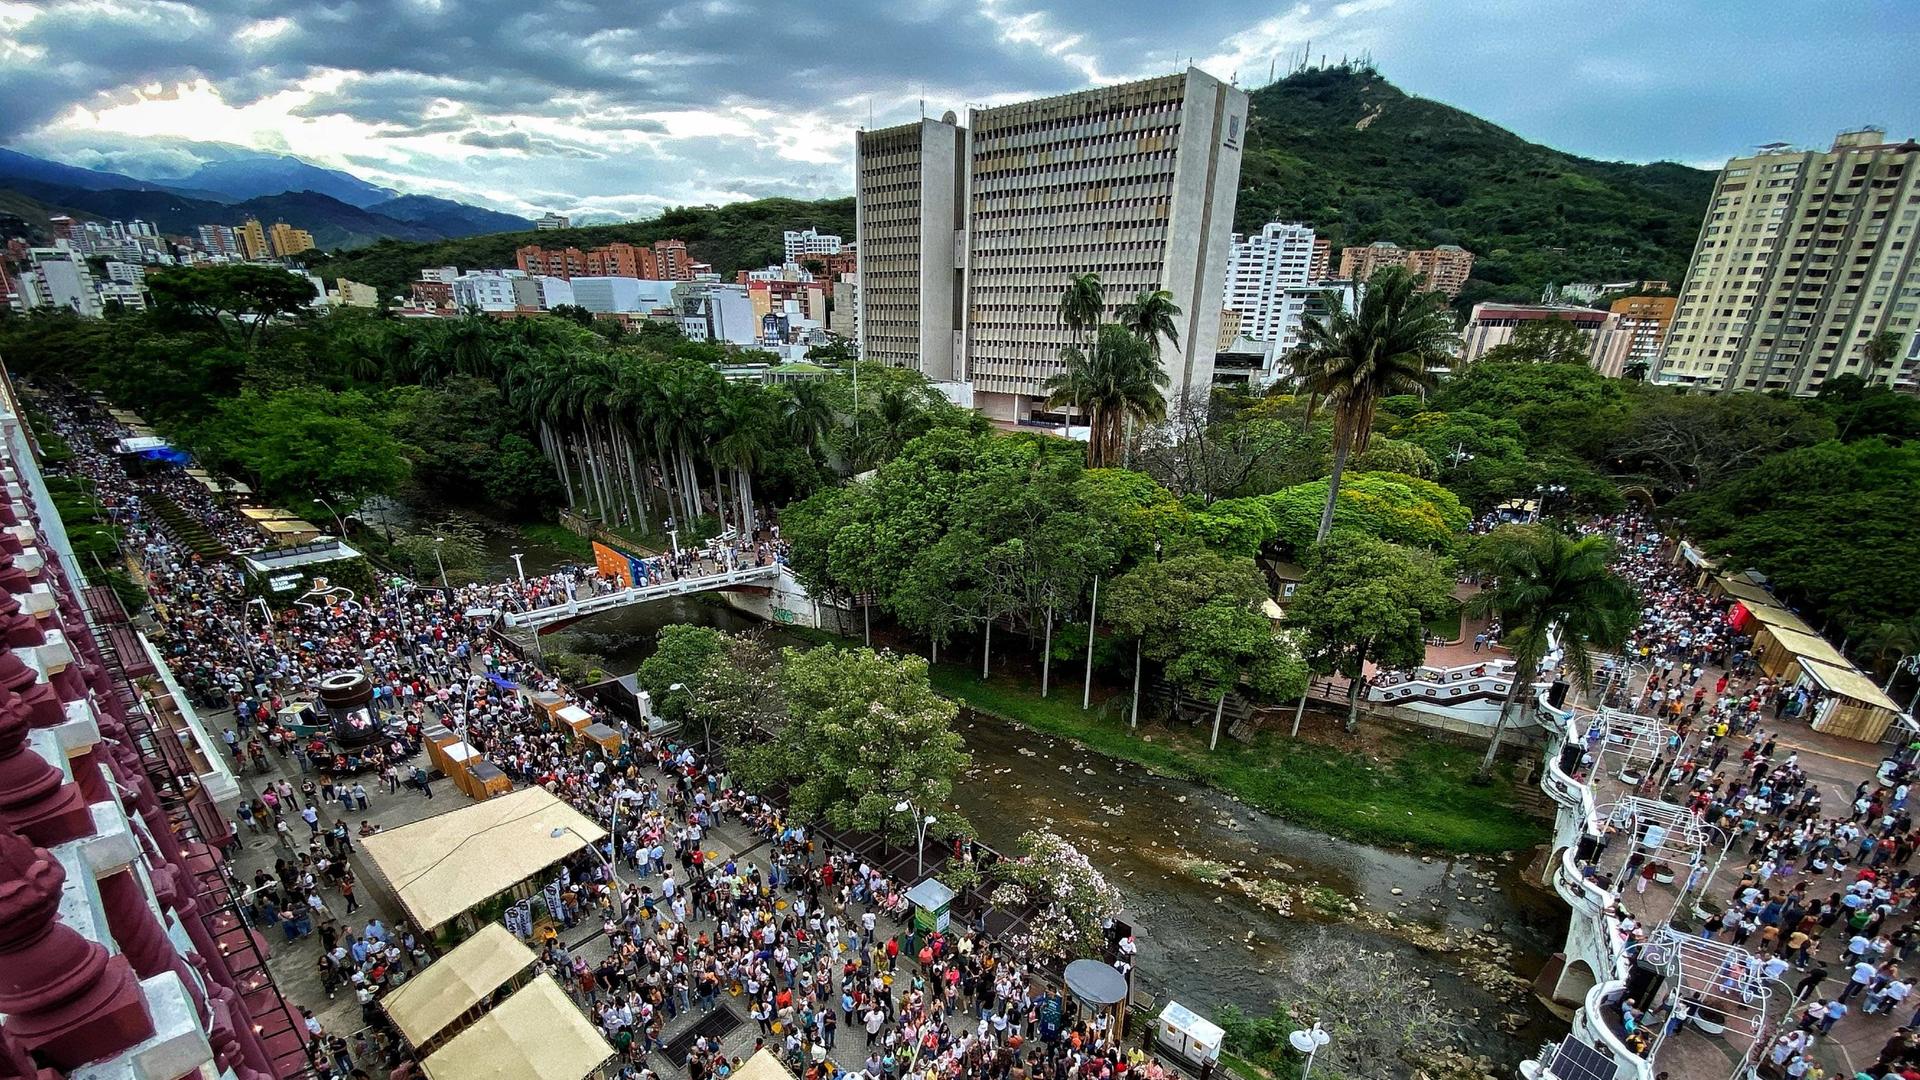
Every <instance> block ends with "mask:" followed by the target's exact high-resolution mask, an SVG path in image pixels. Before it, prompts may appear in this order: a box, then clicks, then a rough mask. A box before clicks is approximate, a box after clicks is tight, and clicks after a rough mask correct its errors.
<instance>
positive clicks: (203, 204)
mask: <svg viewBox="0 0 1920 1080" xmlns="http://www.w3.org/2000/svg"><path fill="white" fill-rule="evenodd" d="M55 214H67V215H69V216H79V217H83V218H98V219H102V220H115V219H117V220H121V221H126V220H131V219H134V218H139V219H141V220H143V221H150V222H152V223H153V224H154V226H155V227H156V228H158V229H159V230H160V231H161V232H163V233H167V234H170V235H176V236H191V235H192V234H193V233H194V230H196V229H197V228H198V227H199V226H201V225H237V224H239V223H240V222H241V221H244V220H246V219H247V218H249V217H257V218H259V219H260V220H262V221H263V222H266V223H268V224H272V223H273V222H275V221H284V222H286V223H287V224H289V225H293V226H295V227H297V228H302V229H306V230H307V231H309V232H311V233H312V234H313V240H314V243H315V244H317V245H319V246H320V247H322V248H326V249H329V250H331V249H336V248H355V247H364V246H365V245H368V244H371V243H374V242H375V241H378V240H417V241H426V240H447V239H454V238H458V237H463V236H477V235H481V234H484V233H497V232H511V231H517V230H523V229H530V228H532V227H533V223H532V222H531V221H528V220H527V219H526V218H522V217H517V216H515V215H513V214H503V213H501V212H499V211H497V210H488V209H485V208H484V207H478V206H470V205H468V204H466V203H462V202H456V201H454V200H452V199H441V198H436V197H434V196H431V195H402V194H400V193H399V192H396V191H394V190H392V189H391V188H384V187H380V186H378V185H376V184H371V183H368V182H367V181H365V180H362V179H360V178H359V177H357V176H354V175H352V174H351V173H345V172H341V171H339V170H337V169H325V168H321V167H320V166H318V165H313V164H311V163H309V162H305V161H302V160H300V159H299V158H294V157H287V156H285V155H278V154H257V155H245V156H237V157H233V158H229V159H226V160H219V161H209V162H207V163H205V164H203V165H201V166H200V167H199V168H197V169H195V170H194V171H193V172H191V173H188V174H186V175H184V176H172V177H136V176H128V175H126V174H125V173H117V172H107V171H103V170H99V169H87V168H82V167H80V166H77V165H67V164H63V163H61V162H57V161H49V160H47V159H45V158H38V157H34V156H32V155H30V154H23V153H20V152H18V151H15V150H8V149H4V148H0V222H4V221H6V219H8V218H17V219H19V220H20V221H21V222H23V223H24V224H25V225H26V226H27V227H29V228H32V229H38V230H44V228H45V226H46V220H47V219H48V218H50V217H52V216H53V215H55Z"/></svg>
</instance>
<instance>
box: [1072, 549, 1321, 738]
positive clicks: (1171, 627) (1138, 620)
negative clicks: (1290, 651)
mask: <svg viewBox="0 0 1920 1080" xmlns="http://www.w3.org/2000/svg"><path fill="white" fill-rule="evenodd" d="M1185 544H1186V546H1184V547H1180V548H1177V549H1176V550H1174V551H1171V552H1169V553H1167V554H1166V555H1165V557H1163V558H1153V559H1150V560H1148V561H1143V562H1141V563H1140V564H1139V565H1137V566H1135V567H1134V568H1133V569H1131V570H1128V571H1127V572H1126V573H1124V574H1121V575H1119V576H1118V577H1116V578H1114V579H1113V581H1112V582H1111V583H1110V584H1109V585H1108V587H1107V589H1106V590H1105V592H1104V594H1103V596H1102V599H1101V606H1102V613H1103V614H1104V616H1105V618H1106V620H1107V622H1108V623H1109V624H1110V625H1111V626H1113V628H1114V629H1115V630H1117V631H1119V632H1120V633H1121V634H1122V635H1123V636H1125V637H1130V638H1133V639H1134V666H1133V707H1132V716H1133V717H1134V718H1136V719H1137V718H1138V716H1139V710H1140V681H1141V670H1142V666H1143V663H1144V661H1146V660H1152V661H1153V662H1154V663H1155V664H1157V665H1163V666H1166V667H1168V668H1169V669H1171V667H1172V665H1174V664H1175V663H1178V664H1179V665H1180V676H1179V678H1178V680H1177V681H1178V682H1179V684H1180V685H1181V686H1182V687H1183V688H1186V689H1195V690H1198V691H1200V692H1202V693H1207V694H1208V695H1209V696H1212V695H1211V690H1212V689H1213V688H1214V686H1215V685H1218V686H1219V688H1220V691H1221V694H1220V696H1219V697H1215V698H1214V700H1215V701H1221V700H1223V699H1224V695H1225V692H1226V690H1228V689H1231V688H1232V684H1233V681H1234V680H1230V679H1229V674H1230V671H1229V669H1234V670H1233V671H1232V672H1231V674H1233V675H1234V677H1235V679H1236V680H1237V677H1238V675H1239V674H1241V673H1251V669H1252V668H1253V667H1254V666H1255V665H1254V663H1253V660H1254V655H1253V654H1255V653H1259V652H1271V653H1276V654H1279V653H1284V652H1285V649H1284V648H1282V647H1281V646H1279V645H1277V644H1276V643H1274V642H1273V640H1272V638H1273V634H1272V630H1271V628H1269V627H1267V626H1266V625H1265V619H1264V617H1261V616H1258V615H1257V614H1256V616H1255V617H1256V618H1258V619H1259V620H1260V622H1261V627H1260V630H1261V631H1264V633H1265V639H1264V640H1262V639H1261V638H1260V636H1259V635H1258V634H1257V633H1253V632H1251V631H1250V629H1249V628H1250V625H1251V624H1249V623H1247V622H1246V621H1245V620H1243V619H1240V618H1239V617H1237V616H1233V615H1231V614H1230V613H1228V612H1226V611H1205V610H1203V609H1205V608H1207V606H1208V605H1210V604H1216V603H1217V604H1221V605H1224V606H1225V607H1226V608H1231V609H1236V610H1241V611H1251V610H1252V609H1253V608H1254V606H1255V605H1257V604H1259V603H1260V602H1261V601H1262V600H1265V599H1266V598H1267V584H1266V579H1265V578H1264V577H1262V576H1261V574H1260V570H1259V568H1258V567H1257V566H1255V565H1254V562H1253V560H1252V559H1250V558H1246V557H1231V556H1226V555H1222V554H1220V553H1219V552H1217V551H1213V550H1209V549H1207V548H1204V547H1199V546H1196V545H1192V544H1191V542H1190V541H1187V542H1185ZM1190 634H1191V635H1194V636H1192V637H1191V638H1189V635H1190ZM1243 646H1244V648H1243ZM1243 662H1244V664H1245V668H1244V669H1235V665H1236V664H1242V663H1243ZM1257 674H1258V682H1259V683H1260V684H1264V686H1261V687H1258V688H1260V689H1261V690H1262V692H1263V693H1267V692H1268V691H1269V690H1270V688H1271V687H1272V685H1273V682H1274V680H1275V679H1276V678H1278V674H1277V673H1275V672H1273V671H1271V670H1269V669H1267V668H1266V667H1264V666H1262V667H1261V668H1260V670H1259V671H1258V673H1257ZM1168 677H1169V678H1170V679H1173V678H1174V676H1173V675H1172V674H1171V670H1169V675H1168ZM1209 678H1212V679H1214V680H1216V682H1214V683H1209V682H1208V679H1209ZM1269 696H1272V694H1269Z"/></svg>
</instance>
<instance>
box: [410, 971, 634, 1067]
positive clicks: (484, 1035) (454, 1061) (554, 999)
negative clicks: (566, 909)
mask: <svg viewBox="0 0 1920 1080" xmlns="http://www.w3.org/2000/svg"><path fill="white" fill-rule="evenodd" d="M612 1056H613V1047H612V1046H609V1045H608V1044H607V1040H606V1039H605V1038H603V1037H602V1036H601V1035H600V1031H599V1029H597V1028H595V1027H594V1026H593V1025H592V1024H590V1023H588V1022H587V1018H586V1016H585V1015H584V1014H583V1013H581V1011H580V1008H579V1006H577V1005H575V1004H574V1003H573V1002H572V1001H571V1000H570V999H569V998H568V997H567V992H566V991H565V990H562V989H560V984H559V983H556V982H554V981H553V977H552V976H550V975H542V976H540V977H539V978H536V979H534V980H533V981H532V982H529V983H528V984H527V985H526V986H524V987H522V988H520V989H519V990H517V991H515V992H514V994H513V996H512V997H510V998H508V999H507V1000H505V1001H503V1002H501V1003H500V1004H499V1005H497V1006H495V1007H494V1009H493V1011H491V1012H489V1013H487V1014H486V1015H485V1016H482V1017H481V1018H480V1019H478V1020H476V1021H474V1023H473V1026H472V1027H469V1028H467V1029H466V1030H465V1031H462V1032H461V1033H460V1034H458V1035H455V1036H454V1037H453V1038H451V1039H449V1040H447V1042H446V1045H444V1046H442V1047H440V1048H439V1049H438V1050H435V1051H434V1052H433V1053H431V1054H429V1055H427V1057H426V1059H425V1060H424V1061H422V1062H421V1063H420V1066H421V1068H422V1069H424V1070H425V1071H426V1074H427V1076H428V1077H429V1078H430V1080H583V1078H584V1077H587V1076H590V1075H592V1074H593V1072H594V1071H595V1070H596V1069H598V1068H599V1067H600V1066H601V1065H602V1064H603V1063H605V1062H606V1060H607V1059H608V1058H611V1057H612Z"/></svg>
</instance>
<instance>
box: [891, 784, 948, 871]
mask: <svg viewBox="0 0 1920 1080" xmlns="http://www.w3.org/2000/svg"><path fill="white" fill-rule="evenodd" d="M893 812H894V813H896V814H906V813H913V818H914V821H913V825H914V830H915V832H914V835H915V838H916V842H915V844H914V847H913V859H914V872H913V880H914V881H915V882H916V883H918V882H919V880H920V879H921V878H923V877H926V876H927V826H929V825H933V824H935V823H937V822H938V821H939V820H940V819H939V818H937V817H934V816H933V815H932V814H927V815H925V816H922V815H920V814H919V813H916V812H914V810H913V804H912V803H910V802H908V801H906V800H905V799H902V800H900V801H899V802H897V803H894V804H893Z"/></svg>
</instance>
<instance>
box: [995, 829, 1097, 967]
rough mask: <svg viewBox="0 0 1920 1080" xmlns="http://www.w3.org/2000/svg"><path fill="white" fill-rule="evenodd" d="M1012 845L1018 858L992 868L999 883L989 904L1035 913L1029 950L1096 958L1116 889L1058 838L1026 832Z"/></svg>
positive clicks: (1029, 932)
mask: <svg viewBox="0 0 1920 1080" xmlns="http://www.w3.org/2000/svg"><path fill="white" fill-rule="evenodd" d="M1018 846H1019V850H1020V854H1019V856H1018V857H1016V858H1012V859H1008V860H1006V861H1004V862H1002V863H1000V864H999V865H998V866H996V867H994V870H993V873H994V876H995V877H997V878H998V879H999V881H1000V884H999V886H998V887H997V888H995V889H994V891H993V902H994V903H995V904H998V905H1000V906H1001V907H1004V908H1008V909H1012V910H1019V909H1023V908H1026V907H1029V906H1032V907H1033V908H1035V909H1036V911H1035V914H1034V916H1033V917H1032V918H1031V919H1030V920H1028V929H1027V937H1028V939H1029V941H1030V942H1031V943H1032V945H1033V947H1034V948H1035V949H1038V950H1039V951H1041V952H1043V953H1054V954H1057V955H1061V956H1065V957H1069V958H1073V957H1082V956H1098V955H1099V954H1100V953H1101V951H1102V947H1103V945H1104V944H1105V935H1106V931H1105V924H1106V922H1107V921H1108V920H1110V919H1113V918H1115V917H1116V916H1118V915H1119V914H1120V907H1121V901H1120V890H1118V889H1116V888H1114V887H1113V885H1112V883H1111V882H1109V881H1107V879H1106V876H1105V875H1103V874H1102V873H1100V871H1099V870H1096V869H1094V866H1093V864H1092V863H1091V862H1089V861H1088V860H1087V857H1086V856H1085V855H1084V854H1082V853H1081V851H1080V849H1079V848H1076V847H1074V846H1073V845H1072V844H1070V843H1068V842H1067V840H1066V839H1065V838H1064V837H1062V836H1061V835H1060V834H1058V833H1055V832H1053V831H1051V830H1045V829H1041V830H1035V831H1032V832H1028V833H1026V834H1025V835H1023V836H1021V837H1020V840H1019V845H1018Z"/></svg>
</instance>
